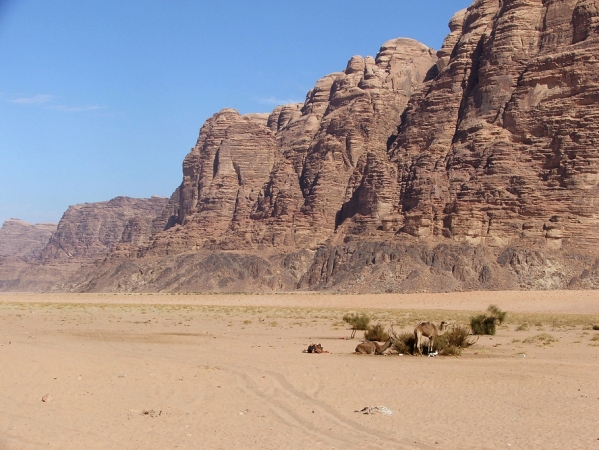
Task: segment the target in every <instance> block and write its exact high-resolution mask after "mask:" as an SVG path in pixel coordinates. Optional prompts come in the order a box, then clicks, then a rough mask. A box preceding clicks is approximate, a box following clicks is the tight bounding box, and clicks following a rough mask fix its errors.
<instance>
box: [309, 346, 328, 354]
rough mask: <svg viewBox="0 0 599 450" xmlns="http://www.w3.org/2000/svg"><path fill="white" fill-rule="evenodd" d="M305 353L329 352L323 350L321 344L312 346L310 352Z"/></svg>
mask: <svg viewBox="0 0 599 450" xmlns="http://www.w3.org/2000/svg"><path fill="white" fill-rule="evenodd" d="M303 353H329V352H328V351H327V350H325V349H324V348H322V345H320V344H310V345H309V346H308V350H303Z"/></svg>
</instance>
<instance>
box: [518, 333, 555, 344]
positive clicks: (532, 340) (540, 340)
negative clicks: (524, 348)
mask: <svg viewBox="0 0 599 450" xmlns="http://www.w3.org/2000/svg"><path fill="white" fill-rule="evenodd" d="M522 342H524V343H525V344H535V345H549V344H551V343H552V342H557V339H556V338H554V337H553V336H551V335H550V334H547V333H541V334H537V335H536V336H531V337H529V338H526V339H524V340H523V341H522Z"/></svg>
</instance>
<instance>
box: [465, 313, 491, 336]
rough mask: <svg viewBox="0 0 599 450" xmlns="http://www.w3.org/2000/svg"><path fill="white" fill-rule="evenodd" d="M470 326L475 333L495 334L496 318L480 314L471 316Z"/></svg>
mask: <svg viewBox="0 0 599 450" xmlns="http://www.w3.org/2000/svg"><path fill="white" fill-rule="evenodd" d="M470 327H471V328H472V332H473V333H474V334H495V331H496V330H495V318H494V317H489V316H487V315H486V314H479V315H477V316H474V317H471V318H470Z"/></svg>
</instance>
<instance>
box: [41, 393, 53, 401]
mask: <svg viewBox="0 0 599 450" xmlns="http://www.w3.org/2000/svg"><path fill="white" fill-rule="evenodd" d="M50 400H52V397H50V394H46V395H44V396H43V397H42V402H49V401H50Z"/></svg>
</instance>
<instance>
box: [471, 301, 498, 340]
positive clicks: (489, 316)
mask: <svg viewBox="0 0 599 450" xmlns="http://www.w3.org/2000/svg"><path fill="white" fill-rule="evenodd" d="M506 316H507V313H506V312H505V311H502V310H500V309H499V308H498V307H497V306H495V305H489V307H488V308H487V313H486V314H479V315H478V316H474V317H471V318H470V327H471V328H472V332H473V333H474V334H495V331H496V326H497V324H502V323H503V321H504V320H505V318H506Z"/></svg>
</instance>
